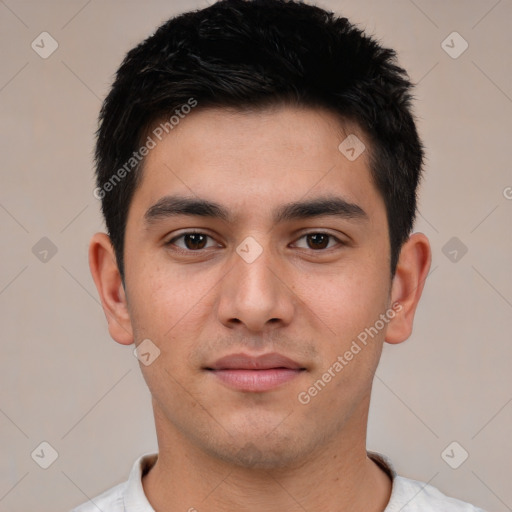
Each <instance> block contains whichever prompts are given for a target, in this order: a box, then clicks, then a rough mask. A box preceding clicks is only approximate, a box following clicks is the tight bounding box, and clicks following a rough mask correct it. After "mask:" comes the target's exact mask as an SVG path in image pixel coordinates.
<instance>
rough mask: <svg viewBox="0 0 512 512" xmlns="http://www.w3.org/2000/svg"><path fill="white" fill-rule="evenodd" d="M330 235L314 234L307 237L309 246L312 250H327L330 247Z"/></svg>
mask: <svg viewBox="0 0 512 512" xmlns="http://www.w3.org/2000/svg"><path fill="white" fill-rule="evenodd" d="M329 238H331V237H330V235H327V234H326V233H312V234H310V235H306V239H307V241H308V246H309V248H310V249H325V248H326V247H327V246H328V245H329Z"/></svg>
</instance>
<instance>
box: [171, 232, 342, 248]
mask: <svg viewBox="0 0 512 512" xmlns="http://www.w3.org/2000/svg"><path fill="white" fill-rule="evenodd" d="M187 235H204V236H206V237H208V238H211V239H213V237H212V236H210V235H208V234H207V233H203V232H202V231H186V232H185V233H182V234H181V235H178V236H175V237H174V238H172V239H171V240H169V241H168V242H166V243H165V245H166V246H174V242H176V240H179V239H181V238H183V237H185V236H187ZM308 235H326V236H328V237H329V239H333V240H335V241H336V242H337V245H338V246H343V245H346V244H345V243H344V242H342V241H341V240H340V239H339V238H338V237H336V236H334V235H332V234H331V233H327V232H325V231H311V232H309V233H304V234H303V235H301V236H300V237H299V238H298V239H297V240H301V239H302V238H305V237H307V236H308ZM175 247H176V246H175ZM207 249H209V248H204V249H196V250H194V249H186V248H185V249H184V248H183V247H177V248H176V249H175V250H177V251H178V252H183V253H200V252H202V251H205V250H207ZM302 249H303V248H302ZM329 249H333V247H326V248H324V249H309V248H306V250H309V251H312V252H315V253H320V252H325V251H328V250H329Z"/></svg>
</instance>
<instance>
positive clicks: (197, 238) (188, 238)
mask: <svg viewBox="0 0 512 512" xmlns="http://www.w3.org/2000/svg"><path fill="white" fill-rule="evenodd" d="M208 238H211V237H210V236H209V235H206V234H204V233H192V232H191V233H183V234H182V235H180V236H177V237H175V238H173V239H172V240H169V242H167V245H177V246H178V247H179V248H180V249H185V250H187V249H188V250H190V251H198V250H201V249H206V248H207V246H206V241H207V239H208ZM180 239H183V242H184V244H185V246H184V247H183V246H181V245H179V244H176V243H175V242H176V240H180ZM212 240H213V239H212ZM214 245H215V244H214ZM210 247H212V246H210Z"/></svg>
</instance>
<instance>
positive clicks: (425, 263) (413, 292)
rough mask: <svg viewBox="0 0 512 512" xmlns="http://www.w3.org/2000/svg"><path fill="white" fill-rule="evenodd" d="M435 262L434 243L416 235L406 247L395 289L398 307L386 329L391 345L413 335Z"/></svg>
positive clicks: (399, 266)
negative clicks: (424, 289) (423, 295)
mask: <svg viewBox="0 0 512 512" xmlns="http://www.w3.org/2000/svg"><path fill="white" fill-rule="evenodd" d="M431 260H432V255H431V250H430V244H429V242H428V238H427V237H426V236H425V235H424V234H423V233H414V234H413V235H411V236H410V237H409V239H408V240H407V242H405V243H404V245H403V246H402V250H401V251H400V258H399V260H398V264H397V267H396V271H395V276H394V277H393V283H392V287H391V304H396V306H395V307H394V308H393V309H394V310H395V312H396V314H395V316H394V317H393V318H392V319H391V320H390V322H389V324H388V328H387V330H386V338H385V340H386V341H387V342H388V343H401V342H402V341H405V340H406V339H407V338H409V336H410V335H411V332H412V325H413V320H414V313H415V312H416V306H417V305H418V302H419V300H420V297H421V293H422V292H423V286H424V284H425V280H426V279H427V275H428V272H429V270H430V263H431Z"/></svg>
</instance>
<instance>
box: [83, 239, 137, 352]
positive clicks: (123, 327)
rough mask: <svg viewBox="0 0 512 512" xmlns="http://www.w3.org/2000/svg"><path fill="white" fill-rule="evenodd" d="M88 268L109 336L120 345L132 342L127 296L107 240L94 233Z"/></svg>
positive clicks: (109, 242)
mask: <svg viewBox="0 0 512 512" xmlns="http://www.w3.org/2000/svg"><path fill="white" fill-rule="evenodd" d="M89 268H90V269H91V274H92V277H93V279H94V283H95V284H96V288H97V289H98V293H99V295H100V299H101V304H102V307H103V311H104V312H105V316H106V317H107V322H108V330H109V332H110V336H112V338H113V339H114V340H115V341H117V342H118V343H121V344H122V345H130V344H131V343H133V331H132V326H131V321H130V315H129V313H128V307H127V302H126V294H125V290H124V287H123V283H122V280H121V275H120V273H119V269H118V266H117V261H116V257H115V252H114V249H113V247H112V243H111V241H110V238H109V237H108V236H107V235H106V234H105V233H96V234H95V235H94V236H93V237H92V239H91V242H90V244H89Z"/></svg>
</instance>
